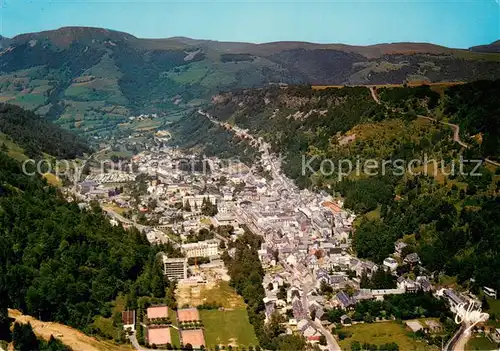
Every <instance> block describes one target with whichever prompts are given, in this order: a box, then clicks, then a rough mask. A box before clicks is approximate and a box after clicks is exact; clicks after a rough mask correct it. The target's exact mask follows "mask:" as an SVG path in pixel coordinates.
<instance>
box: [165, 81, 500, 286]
mask: <svg viewBox="0 0 500 351" xmlns="http://www.w3.org/2000/svg"><path fill="white" fill-rule="evenodd" d="M499 87H500V80H497V81H494V82H490V81H485V82H475V83H470V84H463V85H456V86H451V87H447V86H439V85H437V86H432V87H429V86H419V87H398V88H378V89H377V90H376V91H375V92H374V95H375V97H377V95H378V99H379V100H380V103H378V100H377V101H376V99H374V97H373V95H372V94H371V92H370V89H368V88H365V87H344V88H330V89H323V90H315V89H311V88H310V87H291V86H290V87H288V88H278V87H270V88H266V89H258V90H242V91H237V92H229V93H224V94H220V95H217V96H215V97H214V100H213V101H214V103H213V104H212V106H211V107H210V109H209V110H208V113H210V115H211V116H213V117H214V118H216V119H218V120H220V121H223V122H227V123H229V124H235V125H237V126H238V127H240V128H243V129H247V130H248V131H249V133H250V134H252V135H254V136H255V137H262V138H263V139H264V140H266V141H268V142H269V143H270V144H271V147H272V149H273V151H274V153H276V154H279V155H280V156H281V158H282V159H283V160H284V164H283V170H284V172H285V173H286V174H287V175H288V176H289V177H291V178H292V179H294V180H295V181H296V183H297V184H298V185H299V186H300V187H308V188H312V189H316V190H324V191H326V192H329V193H331V194H332V195H334V196H341V197H342V198H343V199H344V206H345V207H347V208H350V209H352V210H353V211H355V213H356V214H357V215H358V216H359V220H358V221H357V228H356V231H355V233H354V236H353V247H354V249H355V250H356V252H357V254H358V255H359V256H360V257H365V258H369V259H370V260H373V261H375V262H378V263H381V262H382V261H383V260H384V259H385V258H386V257H387V256H389V255H390V254H391V253H392V252H393V251H394V243H395V241H396V240H400V239H404V240H405V241H406V242H407V243H408V244H410V245H409V248H408V253H410V252H417V253H418V255H419V256H420V258H421V259H422V262H423V264H424V266H425V267H426V268H427V269H429V270H430V271H431V272H432V271H436V272H440V273H445V274H448V275H454V276H457V278H458V280H459V282H466V281H467V280H468V279H470V278H474V279H475V281H476V283H475V284H477V286H482V285H485V284H490V285H493V286H495V287H496V288H499V287H500V275H499V272H498V269H497V268H496V267H498V265H499V264H500V255H499V254H498V250H496V249H495V248H496V247H498V245H500V232H499V230H498V225H497V224H496V219H495V218H496V217H497V216H498V215H499V213H498V211H499V209H500V206H499V200H498V189H499V180H498V177H497V176H495V174H497V173H498V168H497V167H495V166H494V165H492V164H491V163H482V164H480V165H479V167H478V168H477V169H475V164H476V162H475V161H474V160H478V161H481V160H484V159H485V158H486V157H490V158H491V157H496V156H498V155H500V148H499V145H500V144H499V142H498V135H500V130H499V126H498V122H497V121H498V120H499V118H500V110H499V109H498V99H497V98H496V96H497V95H498V93H496V91H497V89H499ZM421 116H424V117H426V116H432V117H433V118H437V119H438V120H439V121H450V123H456V124H457V125H458V126H459V127H460V138H461V140H462V141H463V142H465V143H467V144H468V145H469V147H468V148H464V147H463V146H462V145H461V144H459V143H457V142H456V141H455V140H454V136H453V129H452V128H450V126H449V125H446V124H444V123H438V122H435V121H433V120H431V119H429V118H422V117H421ZM195 117H196V116H195V115H193V117H192V118H195ZM198 118H199V119H201V120H203V121H208V119H207V118H206V117H204V116H201V115H198ZM196 123H201V122H197V121H196V120H181V121H179V122H177V123H176V125H174V127H175V128H174V129H173V130H176V128H178V129H181V127H180V126H182V125H185V127H184V128H189V127H188V125H195V124H196ZM173 136H174V137H176V134H173ZM194 140H197V141H198V142H199V143H201V144H202V145H193V144H192V143H189V142H190V141H191V142H192V141H194ZM207 140H211V139H210V136H209V134H207V133H205V131H204V130H201V129H200V133H198V134H197V135H196V139H195V138H192V139H190V140H183V139H182V138H177V139H174V140H173V142H174V143H176V144H177V145H179V146H181V147H189V148H199V149H200V148H203V145H204V144H205V143H207ZM218 141H219V144H218V150H222V151H223V152H225V153H231V152H232V151H233V150H234V146H233V145H234V142H231V143H230V144H229V143H226V144H225V145H224V144H222V143H223V142H224V140H222V139H219V140H218ZM462 158H463V159H465V160H466V161H467V162H466V163H462V164H460V160H461V159H462ZM426 160H428V162H426ZM432 160H435V163H434V162H433V161H432ZM468 160H471V161H470V162H469V161H468ZM374 163H375V167H374V166H373V164H374ZM254 164H255V163H254ZM401 165H402V166H401ZM426 165H427V166H426ZM473 171H474V174H471V173H472V172H473Z"/></svg>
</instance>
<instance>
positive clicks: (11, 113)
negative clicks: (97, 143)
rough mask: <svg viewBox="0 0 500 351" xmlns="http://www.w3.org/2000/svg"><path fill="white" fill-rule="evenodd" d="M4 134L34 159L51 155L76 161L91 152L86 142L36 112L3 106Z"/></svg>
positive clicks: (0, 125) (0, 115)
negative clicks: (45, 154)
mask: <svg viewBox="0 0 500 351" xmlns="http://www.w3.org/2000/svg"><path fill="white" fill-rule="evenodd" d="M0 131H1V132H2V133H4V134H5V135H7V136H8V137H9V139H10V140H11V141H12V142H14V143H15V144H16V145H18V146H19V147H21V148H22V149H23V150H24V153H25V154H26V155H27V156H30V157H36V156H40V155H41V154H42V153H47V154H49V155H51V156H54V157H57V158H75V157H77V156H82V155H83V153H84V152H89V151H90V148H89V146H88V145H87V144H86V143H85V141H84V140H82V139H80V138H79V137H77V136H76V135H74V134H73V133H71V132H69V131H67V130H64V129H62V128H61V127H59V126H56V125H54V124H52V123H50V122H48V121H46V120H44V119H43V118H40V117H39V116H37V115H35V114H34V113H33V112H30V111H26V110H23V109H22V108H20V107H18V106H15V105H9V104H0Z"/></svg>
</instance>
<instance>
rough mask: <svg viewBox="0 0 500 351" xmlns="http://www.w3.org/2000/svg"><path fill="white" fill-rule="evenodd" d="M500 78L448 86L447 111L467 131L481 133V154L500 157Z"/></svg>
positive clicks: (470, 134)
mask: <svg viewBox="0 0 500 351" xmlns="http://www.w3.org/2000/svg"><path fill="white" fill-rule="evenodd" d="M499 95H500V79H499V80H496V81H478V82H474V83H470V84H464V85H456V86H454V87H452V88H450V89H448V90H446V98H445V103H444V112H445V113H446V114H447V115H449V116H451V121H452V122H453V123H457V124H458V125H460V128H461V131H462V134H463V135H466V136H472V135H481V140H482V143H481V146H480V150H481V154H482V155H484V156H489V157H491V158H494V159H498V157H500V101H499V99H496V98H495V96H499Z"/></svg>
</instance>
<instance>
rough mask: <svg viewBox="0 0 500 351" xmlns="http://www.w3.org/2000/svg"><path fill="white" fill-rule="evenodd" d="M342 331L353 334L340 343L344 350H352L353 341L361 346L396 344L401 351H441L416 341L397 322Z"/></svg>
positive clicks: (358, 326) (354, 327)
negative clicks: (365, 344) (368, 344)
mask: <svg viewBox="0 0 500 351" xmlns="http://www.w3.org/2000/svg"><path fill="white" fill-rule="evenodd" d="M342 331H343V332H347V333H352V336H351V337H348V338H346V339H344V340H341V341H340V347H341V348H342V349H343V350H350V349H351V343H352V342H353V341H359V342H360V343H361V344H363V343H370V344H375V345H382V344H387V343H392V342H395V343H396V344H398V346H399V349H400V350H405V351H424V350H435V351H437V350H439V348H437V347H435V346H430V345H428V344H427V343H425V342H423V341H418V340H416V339H415V338H413V337H412V336H411V332H409V331H407V330H406V329H405V328H404V326H403V325H402V324H399V323H397V322H380V323H363V324H356V325H353V326H350V327H344V328H342Z"/></svg>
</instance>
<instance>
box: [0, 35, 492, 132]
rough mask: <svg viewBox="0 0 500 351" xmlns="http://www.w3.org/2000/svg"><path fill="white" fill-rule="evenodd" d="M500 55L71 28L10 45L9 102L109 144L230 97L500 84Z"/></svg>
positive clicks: (6, 47)
mask: <svg viewBox="0 0 500 351" xmlns="http://www.w3.org/2000/svg"><path fill="white" fill-rule="evenodd" d="M497 47H498V43H497V42H496V43H493V44H490V45H487V46H485V47H484V48H473V49H471V50H462V49H454V48H447V47H444V46H440V45H435V44H429V43H411V42H403V43H381V44H375V45H368V46H355V45H346V44H341V43H332V44H319V43H310V42H301V41H278V42H272V43H243V42H224V41H217V40H204V39H193V38H188V37H182V36H176V37H171V38H159V39H154V38H138V37H136V36H134V35H131V34H128V33H124V32H120V31H115V30H111V29H105V28H94V27H63V28H59V29H56V30H48V31H43V32H38V33H26V34H20V35H17V36H15V37H14V38H12V39H8V38H0V78H1V83H2V84H0V102H7V103H11V104H15V105H19V106H21V107H24V108H25V109H29V110H32V111H35V112H36V113H37V114H40V115H41V116H44V117H45V118H47V119H49V120H52V121H55V122H57V123H58V124H59V125H61V126H62V127H64V128H67V129H71V130H74V131H75V132H79V133H81V134H84V135H85V136H88V137H91V140H99V137H100V136H105V135H108V134H109V133H110V132H112V131H114V130H115V129H116V127H117V126H118V125H119V126H120V128H133V126H132V124H131V123H128V121H130V119H129V117H131V116H137V115H140V114H157V115H161V116H165V115H168V116H172V119H173V120H175V119H178V118H182V117H183V116H185V114H186V113H189V111H190V109H193V108H197V107H199V106H202V105H204V104H207V103H208V102H210V101H211V99H212V97H213V96H214V95H217V94H219V93H221V92H227V91H235V90H241V89H252V88H262V87H266V86H269V85H276V84H287V85H321V86H329V85H386V84H403V83H410V84H411V83H412V82H420V83H421V82H428V83H436V82H451V83H453V82H471V81H475V80H485V79H486V80H487V79H498V78H500V54H498V53H491V52H490V51H491V50H493V49H495V48H497ZM492 48H493V49H492ZM167 118H170V117H167Z"/></svg>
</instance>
